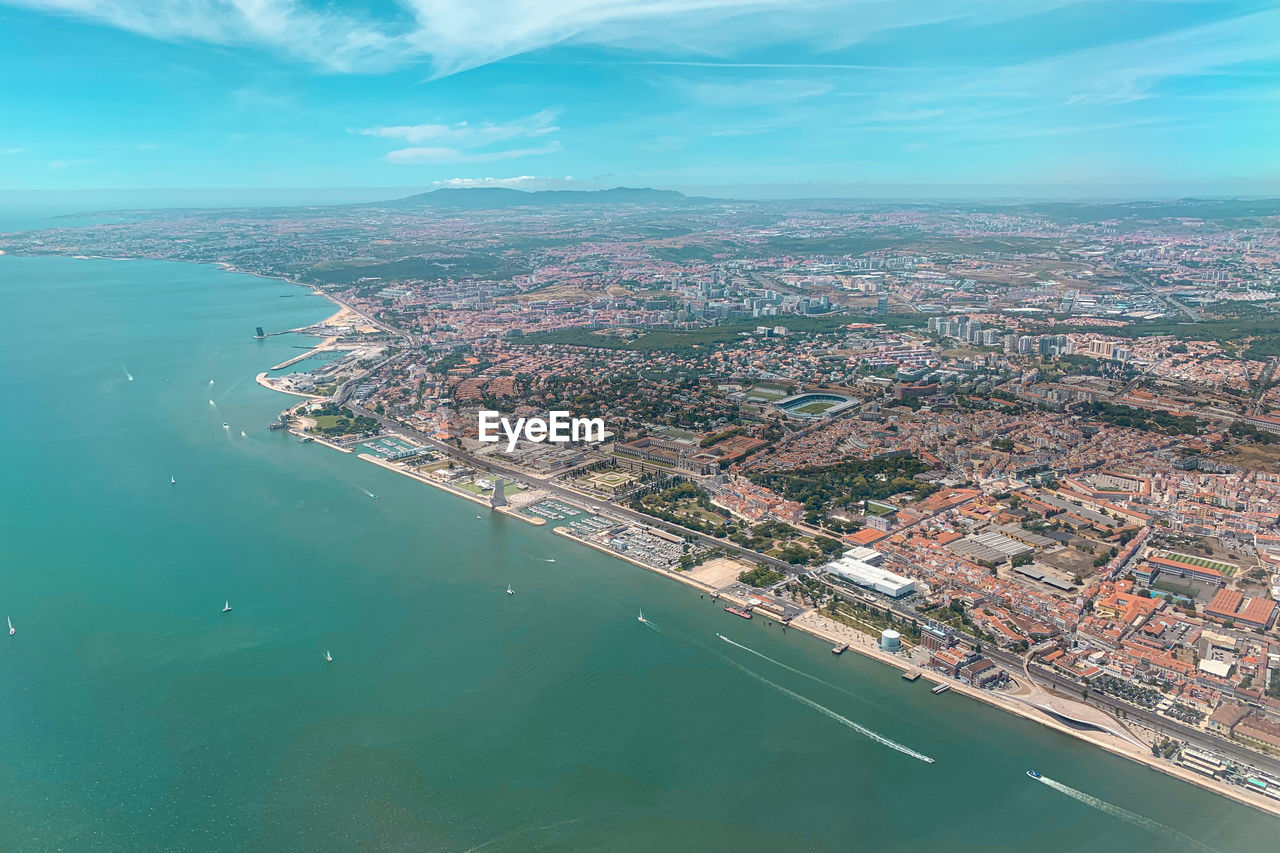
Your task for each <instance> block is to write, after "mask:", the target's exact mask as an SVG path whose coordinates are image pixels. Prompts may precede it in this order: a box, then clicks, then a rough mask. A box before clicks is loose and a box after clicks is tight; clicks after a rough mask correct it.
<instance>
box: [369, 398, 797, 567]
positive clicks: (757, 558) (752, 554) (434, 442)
mask: <svg viewBox="0 0 1280 853" xmlns="http://www.w3.org/2000/svg"><path fill="white" fill-rule="evenodd" d="M347 406H348V408H350V409H351V410H352V411H353V412H355V413H356V414H358V415H365V416H367V417H370V418H373V419H374V420H376V421H377V422H378V423H380V424H382V426H383V428H384V429H388V430H393V431H395V432H398V433H400V434H402V435H406V436H409V437H410V438H412V439H414V440H415V441H417V442H418V443H419V444H422V445H425V446H428V447H433V448H435V449H436V450H439V451H440V452H441V453H444V454H445V455H447V456H451V457H453V458H455V459H459V460H461V461H463V462H465V463H467V464H468V465H471V466H472V467H474V468H476V469H478V470H481V471H487V472H489V473H491V474H499V475H501V476H503V477H506V478H508V479H511V480H526V481H528V480H532V481H533V482H535V483H537V486H538V488H539V489H542V490H543V491H546V492H550V493H551V494H553V495H555V496H556V497H558V498H561V499H563V500H567V501H571V502H574V503H578V504H581V503H582V502H583V501H587V502H588V503H590V504H593V505H599V506H601V507H605V508H606V511H604V512H601V513H599V514H601V515H608V516H612V517H621V518H622V519H624V520H626V521H630V522H634V523H637V524H644V525H647V526H649V527H659V528H662V529H664V530H669V531H671V532H673V533H676V534H679V535H680V536H684V537H687V538H692V539H693V540H695V541H697V542H700V543H702V544H704V545H708V546H711V547H716V548H721V549H723V550H725V551H728V552H730V553H733V554H737V555H738V556H740V557H744V558H747V559H749V560H751V561H752V562H754V563H763V564H765V565H767V566H770V567H771V568H775V569H780V570H783V571H786V572H787V573H788V574H793V573H794V572H795V567H794V566H792V565H791V564H790V563H787V562H785V561H783V560H779V559H777V558H774V557H769V556H766V555H764V554H760V553H758V552H756V551H752V550H751V549H750V548H744V547H742V546H741V545H737V544H736V543H733V542H729V541H726V540H724V539H717V538H716V537H714V536H708V535H707V534H705V533H699V532H698V531H696V530H690V529H689V528H687V527H681V526H680V525H678V524H672V523H670V522H667V521H663V520H662V519H658V518H654V517H653V516H651V515H645V514H644V513H642V512H637V511H636V510H633V509H630V508H629V507H623V506H618V505H617V504H612V503H609V502H608V501H606V500H597V499H594V498H592V499H588V498H586V497H585V496H584V495H582V494H581V493H579V492H575V491H573V490H572V489H566V488H565V487H563V486H558V485H556V484H555V483H553V482H551V481H550V480H545V479H541V478H539V477H533V476H531V475H529V474H528V473H525V472H523V471H517V470H515V469H514V468H508V467H506V466H504V465H500V464H498V463H496V462H494V461H493V460H491V459H485V458H484V457H482V456H476V455H475V454H473V453H469V452H467V451H466V450H463V449H461V448H458V447H454V446H453V445H451V444H445V443H444V442H442V441H440V440H438V439H436V438H433V437H432V436H429V435H427V434H426V433H424V432H419V431H418V430H415V429H412V428H411V427H407V426H405V425H404V424H401V423H399V422H398V421H389V420H387V419H386V418H384V417H383V416H382V415H379V414H378V413H377V412H373V411H370V410H368V409H365V408H363V407H361V406H358V405H356V404H354V403H348V404H347Z"/></svg>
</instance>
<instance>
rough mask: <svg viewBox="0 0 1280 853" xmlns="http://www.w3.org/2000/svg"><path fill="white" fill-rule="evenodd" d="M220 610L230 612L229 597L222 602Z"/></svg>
mask: <svg viewBox="0 0 1280 853" xmlns="http://www.w3.org/2000/svg"><path fill="white" fill-rule="evenodd" d="M222 612H223V613H230V612H231V601H230V599H228V600H227V602H226V603H225V604H223V605H222Z"/></svg>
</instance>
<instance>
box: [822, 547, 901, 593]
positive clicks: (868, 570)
mask: <svg viewBox="0 0 1280 853" xmlns="http://www.w3.org/2000/svg"><path fill="white" fill-rule="evenodd" d="M866 550H868V549H861V548H859V549H855V550H853V551H846V552H845V554H844V556H842V557H840V558H839V559H837V560H832V561H831V562H830V563H827V564H826V565H825V566H823V567H822V569H823V571H826V572H830V573H832V574H834V575H839V576H840V577H842V578H844V579H845V580H847V581H849V582H851V583H855V584H857V585H858V586H863V587H867V588H868V589H874V590H875V591H876V592H880V593H883V594H885V595H888V596H890V597H892V598H901V597H902V596H904V595H907V594H909V593H912V592H915V590H916V582H915V581H913V580H911V578H904V577H903V576H902V575H895V574H894V573H893V572H890V571H886V570H885V569H882V568H880V567H879V566H876V565H872V562H871V561H872V560H874V561H875V562H879V561H880V559H881V555H880V554H879V553H875V552H873V554H871V555H868V554H866V553H865V552H866ZM859 557H861V558H862V559H859ZM868 557H869V558H870V559H868Z"/></svg>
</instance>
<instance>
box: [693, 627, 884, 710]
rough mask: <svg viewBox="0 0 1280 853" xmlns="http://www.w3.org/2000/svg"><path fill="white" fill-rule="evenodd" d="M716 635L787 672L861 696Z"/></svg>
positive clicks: (851, 694)
mask: <svg viewBox="0 0 1280 853" xmlns="http://www.w3.org/2000/svg"><path fill="white" fill-rule="evenodd" d="M716 636H717V637H719V638H720V639H722V640H724V641H725V642H726V643H728V644H729V645H731V646H733V647H734V648H738V649H742V650H743V651H744V652H747V653H748V654H753V655H755V656H756V657H758V658H762V659H764V660H767V661H768V662H769V663H771V664H773V665H774V666H780V667H782V668H783V669H785V670H786V671H787V672H794V673H795V674H796V675H800V676H803V677H805V678H807V679H809V680H810V681H813V682H816V683H818V684H821V685H822V686H823V687H830V688H831V689H832V690H837V691H839V692H841V693H843V694H845V695H846V696H852V697H853V698H855V699H861V698H862V697H861V696H859V695H858V694H856V693H854V692H853V691H851V690H847V689H846V688H844V687H841V686H840V685H838V684H832V683H831V682H830V681H826V680H825V679H822V678H819V677H818V676H816V675H810V674H809V673H807V672H805V671H804V670H802V669H796V668H795V667H794V666H788V665H787V664H785V663H783V662H782V661H780V660H774V659H773V658H771V657H769V656H768V655H766V654H762V653H760V652H758V651H756V650H755V649H753V648H750V647H748V646H744V645H742V643H736V642H734V641H733V640H730V639H729V638H728V637H726V636H725V635H724V634H721V633H720V632H719V631H717V632H716Z"/></svg>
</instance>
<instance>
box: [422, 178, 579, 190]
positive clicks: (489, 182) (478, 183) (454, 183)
mask: <svg viewBox="0 0 1280 853" xmlns="http://www.w3.org/2000/svg"><path fill="white" fill-rule="evenodd" d="M432 183H433V184H434V185H435V186H437V187H448V188H450V189H473V188H475V187H506V188H508V189H546V188H548V187H559V186H565V185H568V184H572V183H574V180H573V178H572V177H571V176H569V175H565V176H564V177H563V178H539V177H537V176H535V175H518V176H516V177H513V178H445V179H444V180H441V181H433V182H432Z"/></svg>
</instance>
